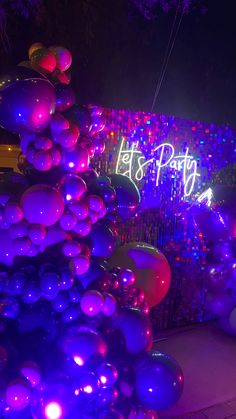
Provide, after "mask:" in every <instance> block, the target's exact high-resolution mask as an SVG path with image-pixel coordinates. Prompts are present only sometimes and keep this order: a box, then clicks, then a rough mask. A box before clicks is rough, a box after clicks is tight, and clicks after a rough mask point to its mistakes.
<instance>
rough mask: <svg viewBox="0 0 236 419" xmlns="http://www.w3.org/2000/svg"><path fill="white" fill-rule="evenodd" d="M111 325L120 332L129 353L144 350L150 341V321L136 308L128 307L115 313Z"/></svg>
mask: <svg viewBox="0 0 236 419" xmlns="http://www.w3.org/2000/svg"><path fill="white" fill-rule="evenodd" d="M113 326H114V327H115V328H117V329H118V330H120V331H121V332H122V334H123V336H124V338H125V344H126V349H127V351H128V352H130V353H131V354H138V353H139V352H141V351H144V350H145V349H147V348H148V347H149V345H150V344H151V342H152V327H151V322H150V320H149V318H148V317H147V316H145V314H143V313H141V312H140V311H139V310H137V309H134V308H129V309H124V310H121V311H119V312H118V313H116V314H115V316H114V320H113Z"/></svg>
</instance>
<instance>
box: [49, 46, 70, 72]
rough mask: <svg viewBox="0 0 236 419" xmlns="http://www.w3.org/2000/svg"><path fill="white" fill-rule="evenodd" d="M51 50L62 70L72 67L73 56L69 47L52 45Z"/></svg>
mask: <svg viewBox="0 0 236 419" xmlns="http://www.w3.org/2000/svg"><path fill="white" fill-rule="evenodd" d="M49 50H50V51H52V52H53V54H54V55H55V57H56V61H57V63H56V65H57V68H58V69H59V70H60V71H66V70H68V68H70V66H71V63H72V56H71V53H70V51H69V50H68V49H66V48H64V47H50V48H49Z"/></svg>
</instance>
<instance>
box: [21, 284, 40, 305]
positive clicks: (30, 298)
mask: <svg viewBox="0 0 236 419" xmlns="http://www.w3.org/2000/svg"><path fill="white" fill-rule="evenodd" d="M21 297H22V301H23V302H24V303H26V304H33V303H35V302H36V301H38V300H39V298H40V297H41V291H40V288H39V287H38V286H37V284H36V283H35V282H34V281H28V282H27V283H26V284H25V285H24V287H23V290H22V294H21Z"/></svg>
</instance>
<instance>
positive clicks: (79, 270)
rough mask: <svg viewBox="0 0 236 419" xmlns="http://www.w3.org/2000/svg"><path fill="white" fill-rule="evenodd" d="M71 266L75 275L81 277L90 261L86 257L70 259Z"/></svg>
mask: <svg viewBox="0 0 236 419" xmlns="http://www.w3.org/2000/svg"><path fill="white" fill-rule="evenodd" d="M71 265H72V267H73V269H74V270H75V273H76V275H83V274H84V273H85V272H87V271H88V269H89V265H90V261H89V259H88V258H87V257H86V256H84V255H78V256H75V257H74V258H73V259H72V261H71Z"/></svg>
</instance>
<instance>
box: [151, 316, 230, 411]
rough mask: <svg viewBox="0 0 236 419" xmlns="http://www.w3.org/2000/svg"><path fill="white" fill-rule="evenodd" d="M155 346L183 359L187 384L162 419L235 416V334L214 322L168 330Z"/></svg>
mask: <svg viewBox="0 0 236 419" xmlns="http://www.w3.org/2000/svg"><path fill="white" fill-rule="evenodd" d="M155 348H156V349H157V350H160V351H162V352H167V353H169V354H170V355H173V356H174V357H175V358H176V359H177V360H178V362H179V363H180V365H181V367H182V369H183V373H184V377H185V386H184V391H183V395H182V397H181V399H180V400H179V402H178V403H177V404H176V405H175V406H174V407H173V408H171V409H169V410H168V411H167V412H165V413H163V414H162V415H160V418H161V419H226V418H227V419H228V418H231V419H236V337H230V336H227V335H225V334H224V333H223V332H221V331H220V330H219V328H218V326H217V325H216V324H215V323H208V324H202V325H197V326H195V327H187V328H180V329H177V330H170V331H165V332H163V333H161V334H159V336H158V340H157V342H156V344H155Z"/></svg>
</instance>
